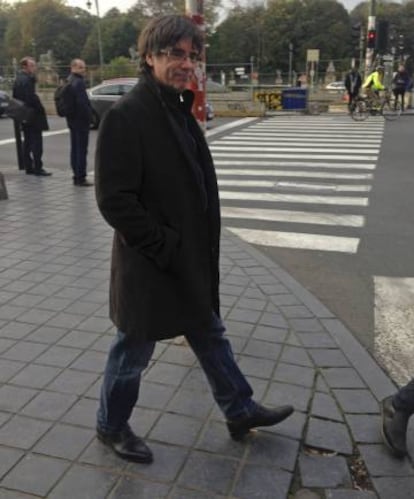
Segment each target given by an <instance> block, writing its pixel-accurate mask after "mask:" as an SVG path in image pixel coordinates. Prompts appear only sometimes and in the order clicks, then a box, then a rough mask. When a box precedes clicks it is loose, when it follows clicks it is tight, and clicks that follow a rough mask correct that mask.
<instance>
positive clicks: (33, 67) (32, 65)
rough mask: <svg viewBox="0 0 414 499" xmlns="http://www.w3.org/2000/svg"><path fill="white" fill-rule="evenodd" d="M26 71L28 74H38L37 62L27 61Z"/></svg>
mask: <svg viewBox="0 0 414 499" xmlns="http://www.w3.org/2000/svg"><path fill="white" fill-rule="evenodd" d="M25 70H26V73H29V74H34V73H35V72H36V62H35V61H27V64H26V68H25Z"/></svg>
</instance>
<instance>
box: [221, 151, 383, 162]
mask: <svg viewBox="0 0 414 499" xmlns="http://www.w3.org/2000/svg"><path fill="white" fill-rule="evenodd" d="M239 150H240V149H239ZM212 152H213V154H214V157H215V158H216V157H218V158H248V157H250V158H253V159H256V160H258V159H260V158H274V159H276V158H285V159H287V158H292V159H294V158H301V159H307V160H311V159H334V160H336V159H339V160H343V159H344V154H295V153H292V154H289V153H280V154H278V153H266V154H257V153H254V154H249V153H248V152H240V153H238V152H237V153H236V152H222V151H215V150H212ZM346 158H347V159H349V160H352V161H377V159H378V155H368V154H367V155H366V156H359V155H357V154H347V155H346Z"/></svg>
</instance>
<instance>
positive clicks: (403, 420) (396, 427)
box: [381, 379, 414, 458]
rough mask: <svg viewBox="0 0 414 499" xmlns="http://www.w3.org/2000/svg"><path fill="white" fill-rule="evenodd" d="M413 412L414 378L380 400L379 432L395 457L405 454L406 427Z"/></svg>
mask: <svg viewBox="0 0 414 499" xmlns="http://www.w3.org/2000/svg"><path fill="white" fill-rule="evenodd" d="M412 414H414V379H412V380H411V381H410V382H409V383H408V384H407V385H405V386H403V387H402V388H401V389H400V390H398V392H397V393H395V395H391V396H390V397H386V398H385V399H384V400H383V401H382V402H381V433H382V437H383V439H384V443H385V445H386V446H387V447H388V448H389V450H390V451H391V452H392V454H394V456H396V457H400V458H402V457H405V456H406V455H407V428H408V421H409V419H410V417H411V416H412Z"/></svg>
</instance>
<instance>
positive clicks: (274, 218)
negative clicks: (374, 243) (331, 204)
mask: <svg viewBox="0 0 414 499" xmlns="http://www.w3.org/2000/svg"><path fill="white" fill-rule="evenodd" d="M221 214H222V217H223V218H236V219H243V218H245V219H247V220H264V221H270V222H290V223H292V222H294V223H300V224H315V225H333V226H335V225H338V226H341V227H363V226H364V224H365V217H364V216H361V215H346V214H344V215H338V214H335V213H323V212H308V211H296V210H295V211H293V210H274V209H266V208H239V207H233V206H224V207H223V208H222V209H221Z"/></svg>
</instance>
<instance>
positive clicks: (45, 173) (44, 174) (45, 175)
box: [34, 168, 52, 177]
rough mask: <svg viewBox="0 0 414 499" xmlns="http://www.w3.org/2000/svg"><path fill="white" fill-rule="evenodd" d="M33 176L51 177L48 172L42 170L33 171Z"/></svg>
mask: <svg viewBox="0 0 414 499" xmlns="http://www.w3.org/2000/svg"><path fill="white" fill-rule="evenodd" d="M34 174H35V175H37V176H38V177H50V175H52V174H51V173H50V172H47V171H46V170H44V169H43V168H42V169H41V170H35V171H34Z"/></svg>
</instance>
